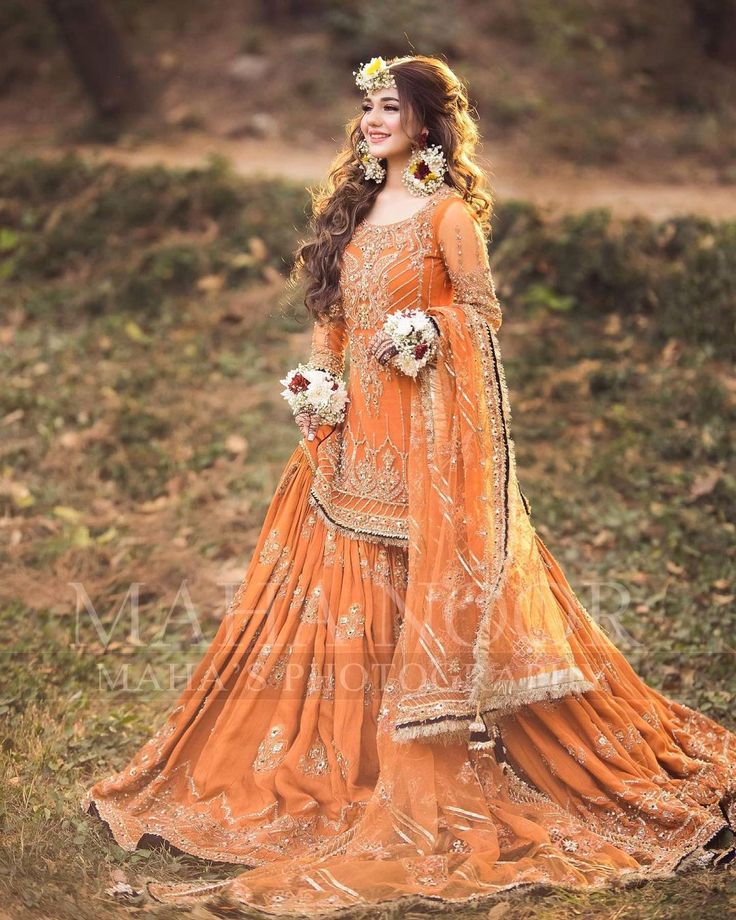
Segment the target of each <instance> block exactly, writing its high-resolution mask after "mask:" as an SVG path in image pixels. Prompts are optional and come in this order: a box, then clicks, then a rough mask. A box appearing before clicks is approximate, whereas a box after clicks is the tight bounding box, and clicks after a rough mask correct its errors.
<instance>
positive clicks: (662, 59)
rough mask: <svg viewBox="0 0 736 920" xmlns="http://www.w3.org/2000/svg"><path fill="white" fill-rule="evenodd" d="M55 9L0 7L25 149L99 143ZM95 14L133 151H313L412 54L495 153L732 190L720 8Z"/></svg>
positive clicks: (596, 3)
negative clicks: (673, 176) (32, 137)
mask: <svg viewBox="0 0 736 920" xmlns="http://www.w3.org/2000/svg"><path fill="white" fill-rule="evenodd" d="M101 2H102V0H84V3H83V6H87V5H90V4H91V5H92V6H93V7H97V6H99V5H100V3H101ZM65 7H66V8H71V9H72V11H76V10H78V9H79V0H75V3H73V4H71V7H70V3H69V0H5V3H3V4H2V7H1V8H0V51H2V54H1V55H0V116H2V115H6V116H7V117H9V118H10V119H11V123H12V122H13V121H17V120H19V119H20V120H21V121H24V123H25V127H26V130H27V131H29V132H32V133H35V134H44V133H47V132H48V130H49V128H53V130H55V131H56V132H60V133H61V135H62V136H64V137H67V138H68V137H70V136H77V137H81V138H90V137H91V138H97V139H109V138H111V137H114V136H116V131H115V126H114V125H112V126H111V124H110V119H109V118H108V119H105V118H99V117H98V118H95V117H94V115H93V114H92V113H90V116H91V117H89V118H87V119H85V118H84V117H83V111H84V106H85V104H84V102H83V100H82V99H80V95H79V93H80V90H79V89H78V86H77V84H76V81H75V80H74V78H73V73H72V66H71V65H70V63H69V60H68V58H67V56H66V54H65V53H64V48H63V44H62V41H61V39H60V37H59V33H58V30H57V29H56V28H55V26H54V22H53V21H52V17H51V16H50V14H49V8H57V12H58V9H59V8H61V9H64V8H65ZM102 8H103V9H104V10H106V11H107V12H108V13H109V14H110V19H111V21H112V22H113V24H114V25H115V26H116V27H117V30H118V31H119V33H120V35H121V36H122V39H123V43H124V46H125V49H126V54H127V56H128V57H129V58H130V60H131V61H132V62H133V64H134V67H135V70H136V72H137V77H138V89H139V90H140V92H139V93H138V98H137V99H136V100H131V108H133V109H138V113H137V114H138V115H140V116H141V117H140V119H139V120H138V121H137V128H136V130H138V131H140V132H143V134H146V133H148V134H150V133H160V131H161V130H162V129H163V128H168V129H169V130H173V131H177V130H188V129H192V128H196V129H201V130H205V131H207V132H210V133H215V134H222V135H223V136H237V137H244V136H258V135H267V136H278V137H280V138H282V139H283V140H284V141H288V142H291V143H294V144H304V143H308V141H309V140H310V139H322V140H324V136H325V132H329V133H330V134H335V131H336V125H339V124H341V123H342V122H343V121H344V116H345V114H346V112H347V110H348V109H349V108H351V107H354V106H355V87H354V86H353V83H352V78H351V77H350V72H351V70H352V69H354V68H355V67H356V66H357V64H358V63H359V62H360V61H367V60H368V59H369V58H370V57H372V56H373V55H376V54H382V55H383V56H389V55H393V54H401V53H404V52H407V51H414V52H416V53H426V54H442V55H445V56H446V57H447V58H448V59H449V60H450V62H451V64H452V66H453V67H455V68H456V69H457V70H458V72H459V73H461V74H463V75H464V76H465V77H466V78H467V79H468V81H469V83H470V87H471V95H472V97H473V102H474V104H475V106H476V108H477V110H478V113H479V115H480V118H481V121H482V123H483V126H484V134H485V136H487V137H492V138H494V140H501V139H503V140H504V141H506V142H514V143H518V144H521V145H522V147H523V148H524V149H525V150H526V151H527V152H528V153H531V152H534V153H535V155H542V156H548V155H550V154H552V155H554V156H559V157H561V158H563V159H568V160H570V161H572V162H576V163H581V164H599V165H605V164H610V163H615V162H621V161H629V160H631V161H633V162H635V163H636V164H637V167H638V169H640V170H641V169H647V168H648V169H654V170H655V171H656V169H657V168H658V169H659V170H660V174H661V170H662V168H663V166H664V165H666V164H663V163H662V161H669V160H671V159H672V157H673V155H676V156H677V157H684V158H686V159H688V160H689V161H690V163H691V166H692V167H694V168H700V169H705V170H715V171H716V173H717V174H718V175H719V176H721V177H722V178H724V179H727V180H729V181H734V180H736V175H735V174H734V169H735V168H736V167H734V155H735V154H736V63H735V62H736V8H734V4H733V3H732V0H666V2H662V3H656V4H654V3H640V2H638V0H620V2H618V3H615V4H612V3H609V2H607V0H493V2H489V3H478V2H473V0H448V2H446V3H443V4H436V3H431V2H428V0H405V2H402V3H399V4H397V3H395V2H392V0H373V2H371V3H364V2H358V0H277V2H266V0H213V2H210V3H207V4H201V3H195V2H193V0H156V2H154V3H151V2H143V0H110V2H107V3H103V6H102ZM133 102H135V104H134V105H133V104H132V103H133ZM275 112H277V113H278V118H277V119H276V118H274V117H273V113H275ZM0 120H3V119H2V118H0ZM656 161H659V163H658V166H657V167H655V163H656Z"/></svg>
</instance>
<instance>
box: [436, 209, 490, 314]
mask: <svg viewBox="0 0 736 920" xmlns="http://www.w3.org/2000/svg"><path fill="white" fill-rule="evenodd" d="M437 233H438V244H439V248H440V252H441V253H442V258H443V259H444V262H445V267H446V269H447V274H448V276H449V278H450V282H451V283H452V288H453V305H454V306H456V307H459V308H460V309H463V308H466V307H469V308H472V309H474V310H477V311H478V312H479V313H481V314H482V315H483V317H484V318H485V319H486V320H487V321H488V322H489V323H490V325H491V326H492V327H493V329H494V330H498V329H499V328H500V326H501V322H502V313H501V306H500V304H499V302H498V297H497V296H496V289H495V287H494V284H493V275H492V274H491V266H490V263H489V260H488V248H487V245H486V240H485V238H484V236H483V231H482V229H481V225H480V223H479V221H478V219H477V217H476V216H475V214H474V213H473V212H472V211H471V209H470V207H469V206H468V205H467V204H466V203H465V202H464V201H462V200H456V201H452V202H451V203H450V204H449V205H448V207H447V208H446V209H445V212H444V214H442V216H441V218H440V222H439V226H438V229H437Z"/></svg>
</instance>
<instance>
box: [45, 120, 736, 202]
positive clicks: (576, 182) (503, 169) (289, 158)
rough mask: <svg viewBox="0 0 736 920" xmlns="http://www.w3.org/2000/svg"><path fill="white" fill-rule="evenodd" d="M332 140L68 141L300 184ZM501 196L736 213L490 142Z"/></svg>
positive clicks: (314, 176) (730, 189)
mask: <svg viewBox="0 0 736 920" xmlns="http://www.w3.org/2000/svg"><path fill="white" fill-rule="evenodd" d="M335 146H336V145H335V143H329V144H324V145H322V146H316V145H315V146H313V147H311V148H309V149H301V148H290V147H285V146H284V144H283V143H282V142H277V141H265V140H237V141H236V140H226V139H223V138H218V137H211V136H206V135H203V136H197V135H191V136H189V137H186V138H184V139H182V141H181V142H180V143H162V142H152V143H147V144H140V145H138V146H136V147H135V148H131V149H125V148H123V147H108V146H83V147H73V148H67V149H69V150H73V151H74V152H75V153H77V154H79V155H80V156H82V157H84V158H85V159H90V160H93V161H111V162H115V163H120V164H122V165H125V166H148V165H151V164H155V163H163V164H165V165H167V166H172V167H184V168H186V167H194V166H201V165H203V164H205V163H206V162H207V159H208V158H209V157H211V156H213V155H214V156H224V157H226V158H227V159H228V160H230V161H231V162H232V164H233V168H234V169H235V170H236V171H237V172H238V173H239V174H240V175H243V176H255V175H263V176H267V177H279V178H287V179H292V180H294V181H297V182H304V183H305V184H312V183H316V182H318V181H320V179H321V178H322V177H324V176H325V175H326V173H327V169H328V166H329V163H330V161H331V159H332V157H333V156H334V153H335ZM29 152H36V153H41V154H44V155H49V156H51V155H58V154H59V153H60V152H63V148H62V150H61V151H60V149H59V148H58V147H57V148H54V149H53V150H52V149H50V148H40V149H38V150H35V151H30V150H29ZM480 161H481V164H482V165H483V166H484V167H485V168H486V169H487V170H488V171H489V174H490V175H491V177H492V181H493V184H494V186H495V193H496V196H497V197H498V198H499V199H500V200H505V199H509V198H519V199H523V200H525V201H532V202H534V203H535V204H537V205H539V206H540V207H543V208H545V209H547V210H548V211H549V212H551V213H554V212H563V211H582V210H585V209H588V208H594V207H606V208H609V209H610V210H611V212H612V213H614V214H615V215H617V216H619V217H630V216H632V215H635V214H642V215H645V216H647V217H650V218H654V219H664V218H666V217H669V216H672V215H675V214H685V213H696V214H700V215H702V216H704V217H709V218H712V219H714V220H726V219H735V218H736V187H735V186H724V185H715V184H704V183H682V184H672V183H661V184H660V183H652V182H637V181H635V180H633V179H631V178H630V177H626V176H622V175H617V174H616V172H615V171H613V170H600V169H593V168H589V167H578V166H574V165H572V164H569V163H550V164H539V163H537V162H525V161H523V160H521V159H520V158H519V157H518V155H516V154H515V153H514V152H513V151H511V150H504V149H503V148H502V147H498V146H494V148H493V153H492V157H491V158H490V161H489V158H486V157H484V156H482V155H481V157H480Z"/></svg>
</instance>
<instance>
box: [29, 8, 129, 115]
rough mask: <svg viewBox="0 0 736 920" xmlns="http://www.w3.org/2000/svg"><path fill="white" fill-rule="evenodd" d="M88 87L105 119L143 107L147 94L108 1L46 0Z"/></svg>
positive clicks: (74, 62)
mask: <svg viewBox="0 0 736 920" xmlns="http://www.w3.org/2000/svg"><path fill="white" fill-rule="evenodd" d="M46 6H47V7H48V9H49V12H50V13H51V15H52V16H53V18H54V19H55V20H56V23H57V25H58V27H59V31H60V33H61V36H62V38H63V40H64V43H65V44H66V47H67V50H68V52H69V56H70V57H71V60H72V63H73V64H74V67H75V69H76V71H77V73H78V75H79V78H80V80H81V81H82V84H83V85H84V88H85V89H86V91H87V93H88V94H89V96H90V98H91V99H92V102H93V103H94V106H95V109H96V110H97V114H98V115H99V116H100V117H101V118H104V119H109V120H122V119H124V118H125V117H127V116H130V115H135V114H138V113H139V112H141V111H142V109H143V97H142V94H141V91H140V86H139V83H138V79H137V77H136V73H135V70H134V68H133V65H132V63H131V60H130V58H129V56H128V54H127V52H126V50H125V47H124V45H123V41H122V38H121V36H120V32H119V30H118V28H117V26H116V24H115V22H114V20H113V18H112V17H111V15H110V13H109V11H108V10H107V8H106V7H105V5H104V0H46Z"/></svg>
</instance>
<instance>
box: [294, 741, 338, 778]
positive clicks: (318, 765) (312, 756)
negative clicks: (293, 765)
mask: <svg viewBox="0 0 736 920" xmlns="http://www.w3.org/2000/svg"><path fill="white" fill-rule="evenodd" d="M297 767H298V769H299V770H300V771H301V772H302V773H307V774H312V775H315V776H321V775H322V774H324V773H330V772H331V770H330V765H329V763H328V762H327V749H326V748H325V746H324V744H323V743H322V742H321V741H317V742H316V743H315V744H313V745H312V746H311V747H310V748H309V750H308V751H307V753H306V754H302V756H301V757H300V758H299V762H298V764H297Z"/></svg>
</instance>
